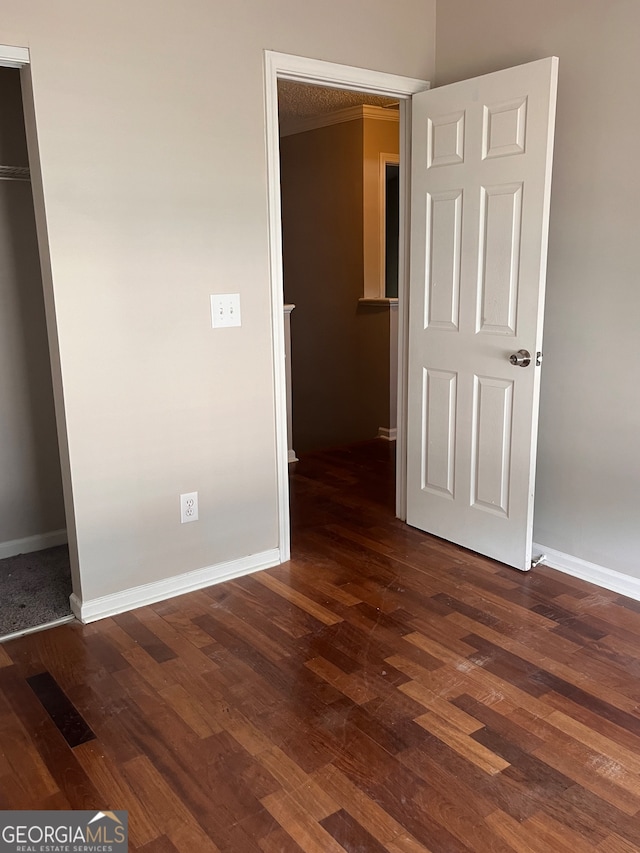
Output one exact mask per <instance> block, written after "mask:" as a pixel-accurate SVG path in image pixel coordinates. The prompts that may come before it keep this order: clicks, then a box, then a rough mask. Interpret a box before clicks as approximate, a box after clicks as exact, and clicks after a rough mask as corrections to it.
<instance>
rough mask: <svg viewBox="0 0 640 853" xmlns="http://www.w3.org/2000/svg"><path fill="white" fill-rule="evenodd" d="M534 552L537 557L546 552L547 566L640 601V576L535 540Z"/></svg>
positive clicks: (545, 563)
mask: <svg viewBox="0 0 640 853" xmlns="http://www.w3.org/2000/svg"><path fill="white" fill-rule="evenodd" d="M533 553H534V555H535V556H536V557H537V556H538V555H539V554H546V560H545V561H544V565H545V566H550V567H551V568H552V569H557V570H558V571H560V572H564V573H565V574H567V575H572V576H573V577H574V578H582V580H585V581H589V582H590V583H593V584H596V585H597V586H602V587H604V588H605V589H610V590H611V591H612V592H617V593H619V594H620V595H626V596H627V597H628V598H633V599H635V600H636V601H640V578H634V577H632V576H631V575H625V574H623V573H622V572H616V571H614V570H613V569H606V568H605V567H604V566H599V565H597V563H589V562H587V560H582V559H581V558H580V557H573V556H572V555H571V554H565V553H564V552H563V551H555V550H554V549H553V548H547V547H546V545H538V544H537V543H535V542H534V543H533Z"/></svg>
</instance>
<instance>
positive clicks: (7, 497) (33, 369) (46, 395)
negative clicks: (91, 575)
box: [0, 68, 65, 545]
mask: <svg viewBox="0 0 640 853" xmlns="http://www.w3.org/2000/svg"><path fill="white" fill-rule="evenodd" d="M0 104H2V108H1V110H0V164H1V165H3V166H26V165H27V164H28V160H27V150H26V142H25V136H24V124H23V117H22V102H21V95H20V77H19V72H18V71H16V70H10V69H5V68H0ZM64 526H65V520H64V508H63V505H62V484H61V479H60V460H59V456H58V445H57V440H56V424H55V416H54V411H53V389H52V385H51V369H50V365H49V349H48V345H47V329H46V324H45V316H44V301H43V295H42V280H41V276H40V265H39V262H38V245H37V242H36V231H35V221H34V214H33V201H32V198H31V185H30V184H29V182H27V181H11V180H0V545H1V544H2V543H6V542H10V541H12V540H14V539H23V538H26V537H29V536H36V535H39V534H42V533H48V532H51V531H54V530H59V529H61V528H64Z"/></svg>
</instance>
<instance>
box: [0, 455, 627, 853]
mask: <svg viewBox="0 0 640 853" xmlns="http://www.w3.org/2000/svg"><path fill="white" fill-rule="evenodd" d="M391 452H392V447H391V446H390V445H388V444H386V443H384V442H372V443H367V444H364V445H360V446H357V447H354V448H351V449H346V450H337V451H333V452H325V453H318V454H310V455H309V456H307V457H306V458H305V459H303V461H301V462H300V463H299V464H298V465H297V467H296V470H295V472H294V473H293V474H292V516H293V520H294V540H293V559H292V561H291V562H290V563H288V564H286V565H283V566H279V567H277V568H275V569H271V570H269V571H266V572H262V573H258V574H255V575H252V576H249V577H246V578H242V579H240V580H236V581H231V582H228V583H224V584H220V585H218V586H215V587H211V588H210V589H207V590H204V591H200V592H196V593H192V594H189V595H185V596H182V597H180V598H175V599H172V600H170V601H168V602H164V603H162V604H157V605H154V606H151V607H145V608H141V609H140V610H137V611H135V612H133V613H128V614H124V615H122V616H118V617H115V618H113V619H107V620H104V621H102V622H98V623H95V624H93V625H89V626H86V627H83V626H81V625H78V624H73V625H68V626H64V627H61V628H57V629H53V630H50V631H47V632H44V633H41V634H35V635H31V636H29V637H26V638H23V639H21V640H16V641H13V642H11V643H7V644H5V645H4V646H0V808H1V809H9V808H18V809H27V808H29V809H32V808H46V809H62V808H77V809H98V808H99V809H103V810H104V809H128V810H129V826H130V837H131V845H130V848H131V850H144V851H147V853H170V851H171V853H175V851H184V853H192V851H203V853H206V851H223V853H294V851H297V853H299V851H306V853H340V851H342V853H344V851H345V850H346V851H352V853H356V851H357V853H378V851H392V853H417V851H425V850H426V851H432V853H450V851H472V852H473V853H484V851H491V852H492V853H507V851H523V852H524V851H526V853H531V851H533V853H549V852H550V851H553V853H563V851H571V853H576V851H589V850H595V851H600V853H631V851H637V850H640V819H639V815H638V811H639V809H640V705H639V702H640V681H639V680H638V675H640V605H639V604H638V603H635V602H633V601H630V600H627V599H624V598H622V597H620V596H618V595H616V594H614V593H610V592H607V591H605V590H602V589H599V588H596V587H593V586H590V585H589V584H587V583H583V582H581V581H577V580H574V579H572V578H569V577H567V576H564V575H561V574H558V573H556V572H554V571H552V570H551V569H548V568H545V567H539V568H538V569H536V570H535V571H534V572H532V573H530V574H520V573H518V572H515V571H512V570H510V569H508V568H505V567H504V566H502V565H499V564H496V563H494V562H492V561H491V560H488V559H484V558H481V557H478V556H475V555H473V554H471V553H469V552H466V551H464V550H462V549H460V548H457V547H454V546H452V545H449V544H447V543H444V542H442V541H440V540H436V539H433V538H431V537H429V536H426V535H424V534H421V533H418V532H417V531H415V530H412V529H411V528H408V527H406V526H405V525H403V524H401V523H399V522H398V521H396V520H395V519H394V517H393V484H392V475H391V469H392V457H391Z"/></svg>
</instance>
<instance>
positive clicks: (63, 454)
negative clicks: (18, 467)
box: [0, 44, 82, 599]
mask: <svg viewBox="0 0 640 853" xmlns="http://www.w3.org/2000/svg"><path fill="white" fill-rule="evenodd" d="M30 63H31V56H30V53H29V48H28V47H20V46H16V45H7V44H0V67H3V68H17V69H18V70H19V71H20V83H21V86H22V107H23V111H24V124H25V134H26V138H27V149H28V154H29V168H30V172H31V191H32V195H33V208H34V213H35V220H36V234H37V239H38V250H39V254H40V269H41V273H42V285H43V292H44V303H45V316H46V322H47V335H48V339H49V357H50V362H51V375H52V378H53V397H54V405H55V413H56V424H57V430H58V448H59V453H60V468H61V470H62V490H63V496H64V509H65V516H66V537H65V538H64V541H68V542H69V557H70V561H71V580H72V585H73V594H74V595H75V596H77V597H78V598H80V599H81V593H82V583H81V576H80V564H79V558H78V542H77V535H76V525H75V510H74V505H73V495H72V482H71V463H70V460H69V445H68V440H67V419H66V414H65V406H64V393H63V387H62V371H61V368H60V348H59V345H58V331H57V323H56V317H55V306H54V299H53V277H52V273H51V261H50V253H49V235H48V231H47V222H46V213H45V204H44V191H43V187H42V175H41V172H40V154H39V149H38V138H37V133H36V118H35V98H34V94H33V85H32V80H31V64H30ZM63 534H64V531H54V533H53V534H50V533H46V534H44V535H43V536H44V538H45V539H46V537H50V536H52V535H53V536H57V537H58V538H59V539H60V541H63ZM42 538H43V537H34V539H42ZM9 544H11V543H9ZM46 547H50V546H49V545H48V546H46Z"/></svg>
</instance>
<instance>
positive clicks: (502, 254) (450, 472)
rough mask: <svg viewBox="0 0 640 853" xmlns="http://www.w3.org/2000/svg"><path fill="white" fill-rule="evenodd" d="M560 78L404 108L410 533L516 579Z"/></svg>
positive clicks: (524, 565)
mask: <svg viewBox="0 0 640 853" xmlns="http://www.w3.org/2000/svg"><path fill="white" fill-rule="evenodd" d="M557 69H558V60H557V59H556V58H555V57H552V58H550V59H543V60H540V61H537V62H531V63H529V64H527V65H522V66H519V67H517V68H510V69H508V70H506V71H499V72H497V73H495V74H488V75H487V76H485V77H478V78H475V79H473V80H466V81H464V82H461V83H454V84H452V85H450V86H443V87H442V88H437V89H432V90H430V91H427V92H423V93H421V94H418V95H414V97H413V136H412V162H411V169H412V186H411V287H410V295H409V318H410V319H409V392H408V435H407V463H408V465H407V468H408V470H407V522H408V523H409V524H411V525H413V526H414V527H418V528H420V529H421V530H425V531H427V532H429V533H433V534H435V535H436V536H441V537H443V538H444V539H448V540H450V541H452V542H457V543H458V544H460V545H463V546H465V547H466V548H470V549H472V550H474V551H478V552H480V553H482V554H486V555H487V556H490V557H493V558H495V559H497V560H500V561H502V562H503V563H507V564H509V565H511V566H514V567H515V568H518V569H525V570H526V569H529V568H530V566H531V541H532V528H533V492H534V479H535V461H536V438H537V425H538V397H539V389H540V370H541V368H540V366H539V365H538V364H537V363H536V362H537V354H538V353H539V352H541V350H542V316H543V308H544V286H545V275H546V255H547V232H548V223H549V199H550V191H551V158H552V148H553V131H554V120H555V98H556V83H557ZM525 351H526V352H525ZM526 353H528V354H530V361H529V362H528V363H527V355H526ZM514 361H515V363H513V362H514Z"/></svg>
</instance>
